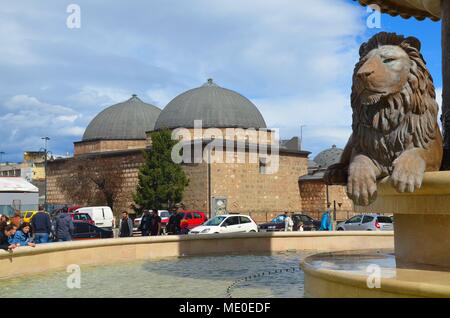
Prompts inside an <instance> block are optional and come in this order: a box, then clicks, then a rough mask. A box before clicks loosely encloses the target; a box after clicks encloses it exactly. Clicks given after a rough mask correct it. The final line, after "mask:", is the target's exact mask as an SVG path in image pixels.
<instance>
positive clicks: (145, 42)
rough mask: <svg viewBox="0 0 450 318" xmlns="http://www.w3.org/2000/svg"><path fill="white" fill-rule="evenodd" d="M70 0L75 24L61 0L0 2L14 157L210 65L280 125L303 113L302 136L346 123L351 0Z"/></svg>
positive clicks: (358, 21) (325, 138)
mask: <svg viewBox="0 0 450 318" xmlns="http://www.w3.org/2000/svg"><path fill="white" fill-rule="evenodd" d="M77 4H79V5H80V7H81V19H82V22H81V29H68V28H67V27H66V25H65V23H66V18H67V15H68V14H67V12H66V5H67V4H64V3H62V2H61V3H59V2H55V1H50V0H42V1H39V2H36V1H30V0H24V1H16V2H11V3H10V4H8V6H1V7H0V14H1V15H2V17H4V18H2V19H1V20H0V66H1V68H2V76H1V77H0V87H2V91H1V92H0V102H2V101H3V103H2V104H0V110H1V113H0V118H2V120H8V121H9V122H8V124H7V125H6V126H4V127H2V128H0V131H1V133H2V134H5V136H6V138H5V139H4V140H6V142H7V145H6V146H2V147H6V148H8V149H9V150H8V152H10V154H11V156H10V158H16V160H19V159H20V156H21V155H20V154H21V152H22V151H23V150H29V149H30V148H29V147H38V145H39V144H40V143H41V141H40V137H41V136H43V135H49V136H50V137H51V138H52V147H53V149H54V151H55V152H61V153H64V152H66V151H71V150H72V149H71V148H72V142H73V141H75V140H78V139H79V138H80V136H81V135H82V131H83V128H84V127H86V126H87V125H88V123H89V120H90V119H91V118H93V117H94V116H95V115H96V114H97V113H98V112H100V111H101V110H102V109H104V108H105V107H107V106H109V105H112V104H115V103H118V102H121V101H124V100H127V99H128V98H129V97H130V95H131V94H133V93H136V94H138V95H139V96H140V97H141V99H143V100H144V101H146V102H149V103H153V104H155V105H156V106H159V107H161V108H162V107H164V106H165V105H166V104H167V103H168V102H169V101H170V100H171V99H172V98H174V97H175V96H176V95H178V94H180V93H182V92H183V91H185V90H188V89H191V88H193V87H198V86H200V85H202V84H203V83H204V82H205V81H206V79H207V78H209V77H212V78H214V80H215V82H217V83H218V84H219V85H221V86H223V87H227V88H230V89H233V90H236V91H238V92H239V93H241V94H243V95H244V96H247V97H248V98H250V99H251V100H252V101H253V102H255V104H256V105H257V106H258V107H259V108H260V109H261V112H262V113H263V115H264V117H265V119H266V121H267V123H268V124H269V125H270V126H274V127H279V128H281V135H282V136H286V137H289V135H292V134H296V135H298V130H299V128H298V127H299V125H300V124H304V125H307V126H306V128H305V130H304V134H305V136H304V137H305V147H306V146H308V147H310V148H311V149H313V148H314V149H316V148H320V147H327V146H329V144H330V143H331V142H334V141H335V139H333V138H335V137H336V136H341V135H342V137H340V139H339V140H341V139H343V135H344V131H345V129H346V128H345V127H349V125H350V121H351V115H350V112H349V106H348V104H347V102H348V96H349V94H350V85H351V73H352V71H353V65H354V63H355V61H357V59H358V47H359V42H360V37H361V36H363V35H364V32H365V23H364V21H363V19H362V15H363V14H364V12H365V11H364V9H363V8H359V7H358V6H356V5H355V4H353V3H352V2H348V1H345V0H338V1H337V0H314V1H309V2H308V5H307V6H305V3H304V1H294V0H266V1H260V0H246V1H229V0H215V1H209V0H190V1H181V0H152V1H138V0H130V1H128V2H127V3H124V2H111V1H106V0H98V1H87V0H78V1H77ZM326 127H337V128H334V129H336V130H334V131H333V129H328V130H327V129H326ZM339 127H343V128H342V131H341V128H339ZM337 130H339V131H341V133H340V134H338V133H337ZM327 131H328V132H327ZM307 139H308V140H311V141H312V142H310V141H307V142H306V140H307Z"/></svg>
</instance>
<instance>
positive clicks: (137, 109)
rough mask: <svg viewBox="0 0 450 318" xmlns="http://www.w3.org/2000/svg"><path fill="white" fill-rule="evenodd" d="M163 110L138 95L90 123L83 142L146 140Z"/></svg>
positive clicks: (106, 111)
mask: <svg viewBox="0 0 450 318" xmlns="http://www.w3.org/2000/svg"><path fill="white" fill-rule="evenodd" d="M160 113H161V110H160V109H159V108H158V107H156V106H153V105H150V104H146V103H144V102H143V101H141V100H140V99H139V98H138V97H137V96H136V95H133V96H132V97H131V98H130V99H129V100H127V101H125V102H122V103H119V104H116V105H113V106H110V107H108V108H106V109H104V110H103V111H102V112H101V113H99V114H98V115H97V116H95V118H94V119H93V120H92V121H91V122H90V123H89V125H88V127H87V128H86V131H85V132H84V135H83V141H90V140H135V139H146V134H145V132H146V131H149V130H153V129H154V127H155V122H156V119H157V118H158V116H159V114H160Z"/></svg>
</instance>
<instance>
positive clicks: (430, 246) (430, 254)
mask: <svg viewBox="0 0 450 318" xmlns="http://www.w3.org/2000/svg"><path fill="white" fill-rule="evenodd" d="M358 209H359V210H360V211H361V212H373V213H380V212H384V213H392V214H394V219H395V222H394V230H395V255H396V262H397V267H399V268H409V269H425V270H437V271H440V270H443V271H450V171H441V172H427V173H425V176H424V179H423V183H422V187H421V188H420V189H419V190H417V191H415V192H414V193H398V192H397V191H396V190H395V189H394V188H393V187H392V186H391V184H390V181H389V179H388V178H386V179H384V180H382V181H381V182H380V183H379V185H378V199H377V200H376V201H375V202H374V203H373V204H372V205H370V206H369V207H359V208H358Z"/></svg>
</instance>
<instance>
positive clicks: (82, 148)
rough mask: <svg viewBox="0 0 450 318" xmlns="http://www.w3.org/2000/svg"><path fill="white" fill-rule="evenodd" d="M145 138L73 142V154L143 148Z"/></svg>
mask: <svg viewBox="0 0 450 318" xmlns="http://www.w3.org/2000/svg"><path fill="white" fill-rule="evenodd" d="M146 143H147V142H146V140H94V141H83V142H75V143H74V155H75V156H78V155H82V154H89V153H100V152H107V151H122V150H132V149H144V148H145V147H146Z"/></svg>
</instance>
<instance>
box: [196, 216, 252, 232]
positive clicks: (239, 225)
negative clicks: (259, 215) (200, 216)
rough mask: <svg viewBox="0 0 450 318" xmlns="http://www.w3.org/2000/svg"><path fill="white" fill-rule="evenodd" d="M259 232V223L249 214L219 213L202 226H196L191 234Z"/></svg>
mask: <svg viewBox="0 0 450 318" xmlns="http://www.w3.org/2000/svg"><path fill="white" fill-rule="evenodd" d="M248 232H258V225H256V223H255V221H253V220H252V218H251V217H249V216H248V215H242V214H224V215H217V216H215V217H213V218H212V219H210V220H209V221H207V222H205V223H203V224H202V225H200V226H197V227H194V228H193V229H192V230H190V231H189V234H217V233H248Z"/></svg>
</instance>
